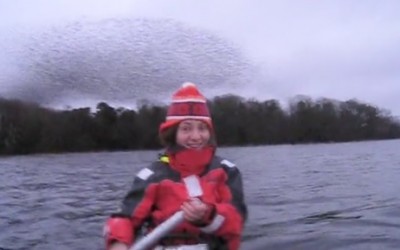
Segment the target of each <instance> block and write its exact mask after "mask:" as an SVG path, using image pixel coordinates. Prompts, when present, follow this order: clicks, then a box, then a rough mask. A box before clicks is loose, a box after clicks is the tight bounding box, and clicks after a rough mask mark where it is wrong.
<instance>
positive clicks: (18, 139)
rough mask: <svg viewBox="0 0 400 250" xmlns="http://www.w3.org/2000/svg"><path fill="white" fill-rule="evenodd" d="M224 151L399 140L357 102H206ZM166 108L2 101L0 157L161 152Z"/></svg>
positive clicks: (396, 131) (227, 98) (380, 115)
mask: <svg viewBox="0 0 400 250" xmlns="http://www.w3.org/2000/svg"><path fill="white" fill-rule="evenodd" d="M208 104H209V107H210V111H211V114H212V118H213V122H214V125H215V129H216V135H217V143H218V145H219V146H246V145H268V144H297V143H324V142H348V141H361V140H379V139H395V138H400V122H399V121H398V120H397V119H396V118H394V117H392V116H391V114H390V112H388V111H385V110H382V109H380V108H378V107H376V106H373V105H371V104H366V103H362V102H360V101H357V100H348V101H336V100H330V99H326V98H321V99H318V100H312V99H311V98H308V97H304V98H300V99H297V100H292V101H291V102H290V105H289V106H288V107H287V108H283V107H282V106H281V104H280V103H279V102H278V101H277V100H267V101H258V100H254V99H245V98H243V97H240V96H237V95H224V96H217V97H215V98H213V99H211V100H209V101H208ZM166 110H167V106H159V105H152V104H149V103H147V104H143V105H141V106H139V107H138V108H137V109H135V110H133V109H126V108H122V107H118V108H115V107H112V106H110V105H109V104H107V103H106V102H100V103H98V104H97V106H96V109H95V110H93V111H92V110H91V109H90V108H88V107H83V108H75V109H68V110H55V109H50V108H45V107H43V106H40V105H38V104H35V103H27V102H23V101H21V100H10V99H4V98H0V154H2V155H14V154H33V153H62V152H87V151H116V150H138V149H159V148H160V147H161V145H160V143H159V140H158V127H159V125H160V123H161V122H163V121H164V119H165V114H166Z"/></svg>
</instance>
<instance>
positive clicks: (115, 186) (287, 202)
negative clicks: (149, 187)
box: [0, 140, 400, 250]
mask: <svg viewBox="0 0 400 250" xmlns="http://www.w3.org/2000/svg"><path fill="white" fill-rule="evenodd" d="M399 148H400V141H399V140H394V141H376V142H360V143H341V144H318V145H297V146H288V145H285V146H266V147H247V148H224V149H220V150H219V154H220V155H223V156H226V157H227V158H229V159H230V160H232V161H234V162H235V163H237V165H238V167H239V168H240V169H241V171H242V173H243V178H244V182H245V183H244V184H245V191H246V200H247V203H248V206H249V213H250V214H249V220H248V223H247V225H246V229H245V233H244V237H243V244H242V249H378V250H379V249H400V150H399ZM156 155H157V152H156V151H135V152H115V153H84V154H61V155H36V156H22V157H21V156H19V157H5V158H0V249H13V250H14V249H15V250H16V249H35V250H36V249H37V250H39V249H60V250H64V249H65V250H66V249H74V250H78V249H82V250H88V249H103V240H102V236H101V234H102V226H103V223H104V220H105V218H106V217H107V216H108V214H109V213H111V212H113V211H114V210H115V209H116V208H117V206H118V205H119V202H120V200H121V198H122V197H123V195H124V194H125V192H126V191H127V190H128V188H129V187H130V185H131V181H132V178H133V176H134V174H135V172H136V171H137V170H138V169H140V168H141V167H144V166H146V165H147V164H148V163H149V162H150V161H152V160H153V159H154V157H155V156H156Z"/></svg>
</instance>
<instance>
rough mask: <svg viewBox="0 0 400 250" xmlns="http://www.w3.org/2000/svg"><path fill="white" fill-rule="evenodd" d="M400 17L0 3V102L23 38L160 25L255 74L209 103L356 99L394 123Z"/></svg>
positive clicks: (334, 6) (293, 6) (312, 8)
mask: <svg viewBox="0 0 400 250" xmlns="http://www.w3.org/2000/svg"><path fill="white" fill-rule="evenodd" d="M399 13H400V1H395V0H394V1H390V0H376V1H369V0H358V1H355V0H353V1H351V0H346V1H345V0H343V1H341V0H332V1H322V0H320V1H306V0H292V1H287V0H279V1H267V0H259V1H251V0H243V1H242V0H240V1H239V0H238V1H234V0H230V1H225V0H220V1H211V0H203V1H198V0H180V1H178V0H172V1H167V0H137V1H136V0H131V1H128V0H114V1H108V0H86V1H78V0H76V1H72V0H69V1H67V0H36V1H30V0H14V1H6V0H0V37H1V40H0V74H1V75H3V81H1V80H2V77H1V76H0V84H2V85H3V87H2V89H1V90H0V93H2V94H3V95H6V94H7V91H8V90H9V89H12V88H13V87H14V86H9V85H7V82H8V81H6V80H4V79H9V78H6V77H5V76H13V75H18V74H20V72H18V67H17V66H15V65H13V64H14V63H15V64H16V65H18V62H19V60H20V58H18V57H15V56H14V55H15V53H14V52H15V51H18V50H19V49H20V48H19V47H18V46H21V44H23V40H24V39H28V38H29V37H28V36H24V35H23V34H27V33H29V32H33V31H34V32H40V31H41V30H42V29H44V28H47V27H54V26H55V27H56V26H57V25H62V24H65V23H68V22H71V21H76V20H90V21H99V20H102V19H107V18H117V19H118V18H141V17H142V18H143V17H145V18H150V19H164V18H168V19H173V20H176V21H179V22H182V23H184V24H185V25H187V26H188V27H195V28H199V29H203V30H206V31H207V32H210V33H214V34H217V35H218V36H220V37H223V38H225V39H226V40H227V41H229V42H232V44H235V46H237V47H238V48H240V50H241V51H242V52H243V54H244V55H245V56H246V57H248V58H249V59H250V60H251V61H252V63H253V65H254V66H255V67H256V68H257V70H258V73H257V77H254V78H253V79H252V80H251V81H250V82H249V85H248V86H246V87H245V88H242V89H241V90H240V91H239V90H238V89H237V88H234V89H228V87H226V86H225V87H224V88H223V89H222V90H219V92H215V93H218V94H219V93H222V92H225V93H228V92H231V93H232V92H233V93H234V94H239V95H242V96H243V95H244V96H245V97H257V98H259V99H261V100H264V99H269V98H275V99H279V100H281V101H286V100H287V99H288V98H290V97H293V96H295V95H308V96H311V97H313V98H318V97H327V98H333V99H338V100H347V99H350V98H356V99H358V100H360V101H365V102H369V103H372V104H375V105H377V106H379V107H381V108H386V109H389V110H390V111H392V113H393V114H394V115H400V98H399V94H400V85H399V83H400V71H399V69H400V46H399V44H400V15H399ZM2 53H3V55H2ZM1 58H3V59H1ZM2 65H3V66H2ZM178 84H179V83H177V85H178ZM205 92H206V93H208V92H207V90H205ZM210 93H211V92H210ZM83 99H84V98H83ZM75 102H77V103H79V104H86V103H85V101H83V100H81V101H79V100H77V99H75Z"/></svg>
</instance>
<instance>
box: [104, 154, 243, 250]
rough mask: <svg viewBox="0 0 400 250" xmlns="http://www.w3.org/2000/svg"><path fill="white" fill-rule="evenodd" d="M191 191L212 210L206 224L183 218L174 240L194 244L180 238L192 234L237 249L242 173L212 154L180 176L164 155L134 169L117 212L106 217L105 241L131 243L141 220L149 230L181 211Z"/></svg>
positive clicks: (189, 240)
mask: <svg viewBox="0 0 400 250" xmlns="http://www.w3.org/2000/svg"><path fill="white" fill-rule="evenodd" d="M190 196H197V197H199V198H200V199H201V200H202V201H203V202H205V203H208V204H211V205H213V206H214V207H215V213H214V214H213V215H212V218H211V220H210V222H209V224H208V225H203V226H199V225H193V224H191V223H188V222H184V223H182V224H181V225H180V226H179V227H178V228H176V229H175V230H174V231H173V232H172V234H171V236H172V235H176V237H175V241H173V244H178V243H180V244H191V243H192V244H195V243H198V242H196V241H193V238H190V237H189V238H190V239H189V238H185V237H183V235H184V236H186V237H187V236H188V235H189V236H190V235H191V236H196V237H197V238H198V239H201V238H205V239H207V237H209V239H213V240H218V241H220V242H224V244H225V245H226V248H227V249H229V250H236V249H239V246H240V240H241V234H242V230H243V226H244V223H245V221H246V220H247V207H246V205H245V203H244V193H243V184H242V177H241V173H240V171H239V169H238V168H237V167H236V166H235V165H234V164H233V163H231V162H229V161H228V160H225V159H223V158H221V157H218V156H214V157H213V159H212V161H211V163H210V164H209V165H208V166H207V168H206V170H205V171H204V173H202V174H201V175H200V176H196V175H191V176H188V177H186V178H181V174H180V173H179V172H177V171H175V170H174V169H172V168H171V167H170V166H169V164H168V158H167V157H166V156H163V157H161V158H160V160H159V161H157V162H155V163H153V164H152V165H151V166H149V167H147V168H144V169H142V170H141V171H139V173H138V174H137V175H136V177H135V179H134V181H133V185H132V188H131V190H130V191H129V192H128V193H127V194H126V196H125V198H124V200H123V202H122V207H121V211H120V212H119V213H117V214H114V215H112V216H111V217H110V218H109V220H108V221H107V224H106V244H107V246H109V245H110V244H111V243H112V242H114V241H119V242H124V243H126V244H128V245H130V244H132V242H134V240H135V237H136V236H137V235H138V233H139V231H140V230H143V226H144V225H146V224H147V225H148V226H149V228H150V230H151V228H154V227H156V226H157V225H159V224H160V223H162V222H163V221H165V220H166V219H168V218H169V217H170V216H172V215H173V214H174V213H175V212H177V211H178V210H180V206H181V204H182V203H183V202H184V201H186V200H187V199H188V198H189V197H190ZM178 235H181V236H182V237H181V238H179V237H178ZM203 236H204V237H203ZM168 238H169V239H170V238H173V237H168Z"/></svg>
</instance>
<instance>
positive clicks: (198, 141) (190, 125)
mask: <svg viewBox="0 0 400 250" xmlns="http://www.w3.org/2000/svg"><path fill="white" fill-rule="evenodd" d="M210 136H211V135H210V130H209V129H208V126H207V124H206V123H205V122H203V121H199V120H184V121H182V122H180V123H179V125H178V130H177V132H176V143H177V144H178V145H181V146H183V147H185V148H193V149H200V148H203V147H204V146H206V145H207V144H208V142H209V141H210Z"/></svg>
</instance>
